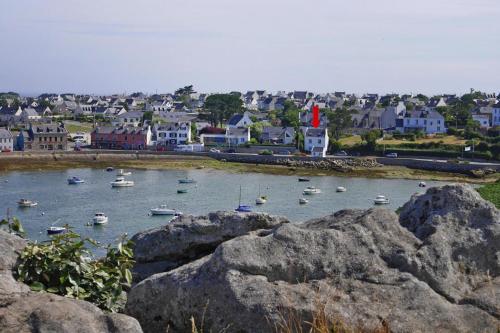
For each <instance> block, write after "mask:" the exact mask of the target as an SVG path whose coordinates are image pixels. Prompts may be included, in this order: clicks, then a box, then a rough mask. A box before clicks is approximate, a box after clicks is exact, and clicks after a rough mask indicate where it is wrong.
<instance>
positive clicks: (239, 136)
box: [226, 127, 250, 146]
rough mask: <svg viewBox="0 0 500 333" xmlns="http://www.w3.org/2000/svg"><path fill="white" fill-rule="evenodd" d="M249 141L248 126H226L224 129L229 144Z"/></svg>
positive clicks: (235, 144) (240, 143)
mask: <svg viewBox="0 0 500 333" xmlns="http://www.w3.org/2000/svg"><path fill="white" fill-rule="evenodd" d="M248 141H250V128H248V127H240V128H227V129H226V142H227V143H228V144H229V145H231V146H238V145H242V144H244V143H246V142H248Z"/></svg>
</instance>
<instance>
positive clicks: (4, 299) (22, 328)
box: [0, 231, 142, 333]
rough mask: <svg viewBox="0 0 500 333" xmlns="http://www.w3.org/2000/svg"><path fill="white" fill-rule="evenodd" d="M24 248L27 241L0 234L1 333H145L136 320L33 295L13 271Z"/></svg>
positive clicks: (84, 304) (87, 305)
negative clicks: (14, 275) (17, 279)
mask: <svg viewBox="0 0 500 333" xmlns="http://www.w3.org/2000/svg"><path fill="white" fill-rule="evenodd" d="M24 246H26V241H25V240H23V239H21V238H19V237H17V236H14V235H11V234H8V233H6V232H3V231H0V253H1V255H0V332H2V333H4V332H5V333H11V332H13V333H14V332H15V333H19V332H56V333H57V332H61V333H63V332H84V333H87V332H88V333H101V332H117V333H118V332H127V333H128V332H130V333H140V332H142V329H141V327H140V325H139V323H138V321H137V320H135V319H134V318H131V317H129V316H126V315H123V314H117V313H114V314H110V313H104V312H103V311H101V310H100V309H99V308H97V307H96V306H94V305H92V304H90V303H88V302H84V301H78V300H74V299H70V298H65V297H61V296H57V295H54V294H49V293H36V292H31V291H30V288H29V287H28V286H26V285H24V284H23V283H20V282H17V281H16V279H15V278H14V277H13V274H12V269H13V268H14V266H15V264H16V261H17V260H18V257H19V252H20V251H21V250H22V249H23V248H24Z"/></svg>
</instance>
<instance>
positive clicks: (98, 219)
mask: <svg viewBox="0 0 500 333" xmlns="http://www.w3.org/2000/svg"><path fill="white" fill-rule="evenodd" d="M92 221H93V222H94V224H95V225H100V224H105V223H108V217H107V216H106V215H104V213H95V215H94V218H93V219H92Z"/></svg>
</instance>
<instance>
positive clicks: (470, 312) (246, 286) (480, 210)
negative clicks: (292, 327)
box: [126, 185, 500, 332]
mask: <svg viewBox="0 0 500 333" xmlns="http://www.w3.org/2000/svg"><path fill="white" fill-rule="evenodd" d="M177 227H178V228H180V226H177ZM499 228H500V219H499V212H498V210H496V208H494V207H493V206H492V205H491V204H489V203H487V202H485V201H484V200H482V199H481V198H480V197H479V196H478V195H477V194H476V192H475V191H474V189H472V188H471V187H469V186H462V185H453V186H444V187H441V188H435V189H429V190H428V191H427V193H425V194H424V195H420V196H415V197H413V198H412V199H411V201H410V202H409V203H407V204H406V205H405V206H404V207H403V209H402V212H401V215H400V216H397V215H396V214H395V213H394V212H391V211H389V210H385V209H369V210H366V211H362V210H344V211H341V212H337V213H336V214H334V215H331V216H327V217H324V218H320V219H315V220H311V221H308V222H306V223H303V224H283V225H281V226H278V227H275V228H274V229H272V230H269V231H266V232H258V231H255V232H250V233H248V234H246V235H244V236H241V237H237V238H233V239H231V240H227V241H224V242H222V243H221V244H220V245H219V246H218V247H217V248H216V250H215V251H214V252H213V253H212V254H209V255H207V256H205V257H202V258H200V259H197V260H195V261H193V262H190V263H187V264H184V265H182V266H180V267H178V268H176V269H173V270H171V271H169V272H166V273H160V274H156V275H153V276H151V277H149V278H147V279H145V280H144V281H141V282H140V283H138V284H137V285H136V286H135V287H133V288H132V290H131V292H130V293H129V296H128V302H127V306H126V313H128V314H130V315H132V316H134V317H135V318H137V319H138V320H139V321H140V322H141V324H142V326H143V329H144V330H145V331H146V332H157V331H161V330H165V329H166V328H167V327H168V328H169V330H170V332H184V331H187V330H189V329H190V323H189V319H190V318H191V316H193V317H194V318H196V319H197V320H198V321H200V320H201V319H202V318H204V324H203V325H204V327H205V330H207V331H208V330H212V331H220V330H223V329H225V328H228V327H229V331H235V332H273V331H275V329H274V327H275V326H274V325H275V324H276V323H279V322H280V321H282V320H283V319H284V320H286V319H287V318H288V317H289V316H290V317H293V318H301V319H302V320H303V321H304V322H306V321H310V320H311V318H312V316H313V315H314V313H315V312H317V311H319V310H324V311H325V312H326V313H327V314H328V315H329V316H330V317H332V318H341V319H342V320H343V321H344V322H346V323H347V324H349V325H352V326H354V327H364V328H367V329H370V328H375V327H379V326H380V325H381V324H382V322H384V323H387V324H388V325H389V327H390V329H391V330H392V331H394V332H431V331H439V332H457V331H462V332H472V331H474V332H496V331H497V328H498V327H499V325H500V311H499V309H500V304H499V303H500V280H499V279H500V269H499V268H500V250H499V245H500V238H499V237H500V229H499ZM293 318H291V319H290V320H293ZM304 325H307V324H304Z"/></svg>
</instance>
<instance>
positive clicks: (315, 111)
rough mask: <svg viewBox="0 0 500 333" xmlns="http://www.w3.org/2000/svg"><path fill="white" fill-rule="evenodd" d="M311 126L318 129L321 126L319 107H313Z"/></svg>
mask: <svg viewBox="0 0 500 333" xmlns="http://www.w3.org/2000/svg"><path fill="white" fill-rule="evenodd" d="M311 125H313V127H314V128H318V126H319V106H317V105H314V106H313V118H312V121H311Z"/></svg>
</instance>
